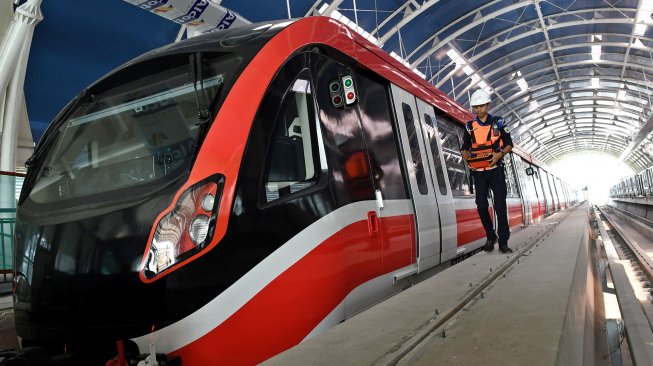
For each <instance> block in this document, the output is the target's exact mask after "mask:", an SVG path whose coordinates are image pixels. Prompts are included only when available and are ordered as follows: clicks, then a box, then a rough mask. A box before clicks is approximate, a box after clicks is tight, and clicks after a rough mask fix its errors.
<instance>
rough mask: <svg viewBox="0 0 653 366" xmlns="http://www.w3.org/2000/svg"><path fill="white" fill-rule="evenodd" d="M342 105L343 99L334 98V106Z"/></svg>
mask: <svg viewBox="0 0 653 366" xmlns="http://www.w3.org/2000/svg"><path fill="white" fill-rule="evenodd" d="M340 103H342V98H340V97H338V96H335V97H333V104H340Z"/></svg>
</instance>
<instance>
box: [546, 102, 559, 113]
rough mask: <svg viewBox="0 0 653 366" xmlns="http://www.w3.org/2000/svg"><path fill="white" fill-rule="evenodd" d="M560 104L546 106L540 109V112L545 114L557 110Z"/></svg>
mask: <svg viewBox="0 0 653 366" xmlns="http://www.w3.org/2000/svg"><path fill="white" fill-rule="evenodd" d="M561 106H562V105H561V104H555V105H552V106H549V107H546V108H544V109H542V114H547V113H549V112H553V111H555V110H558V109H560V107H561Z"/></svg>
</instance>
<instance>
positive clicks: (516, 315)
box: [264, 205, 609, 366]
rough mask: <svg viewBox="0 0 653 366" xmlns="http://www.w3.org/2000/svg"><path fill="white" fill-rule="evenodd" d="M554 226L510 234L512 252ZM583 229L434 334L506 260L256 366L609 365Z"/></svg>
mask: <svg viewBox="0 0 653 366" xmlns="http://www.w3.org/2000/svg"><path fill="white" fill-rule="evenodd" d="M562 216H563V215H562V214H560V213H558V214H555V215H553V216H551V217H549V218H547V219H546V220H545V221H544V222H542V223H540V224H537V225H532V226H530V227H527V228H525V229H523V230H520V231H519V232H517V233H515V234H514V235H513V236H512V238H511V241H510V245H511V247H513V248H516V249H522V248H523V247H524V245H525V244H526V243H528V242H530V241H531V240H532V239H534V238H535V237H536V236H538V234H540V233H541V232H542V231H544V229H546V228H548V227H551V226H552V225H556V224H558V220H559V219H560V218H561V217H562ZM587 221H588V217H587V205H583V206H582V207H580V208H578V209H577V210H575V211H574V212H572V213H571V214H570V216H569V217H567V218H566V219H564V220H563V221H562V222H561V223H560V225H559V226H557V227H556V228H554V229H553V231H552V232H551V233H550V234H549V235H548V236H547V237H545V238H544V239H543V240H542V241H540V242H539V243H538V245H537V247H533V248H532V250H531V251H529V253H526V254H525V256H523V257H521V258H520V259H519V262H518V263H515V264H514V265H513V266H512V267H511V269H509V270H508V271H507V272H506V273H505V277H503V276H500V277H499V278H498V279H497V280H496V281H495V282H494V283H493V284H492V285H490V286H489V287H488V288H487V289H485V290H484V292H483V296H482V297H481V296H477V297H476V298H474V300H473V301H471V302H470V303H468V304H467V305H465V307H464V308H463V311H461V312H458V313H457V314H456V315H455V316H454V317H453V318H451V319H449V320H448V321H447V322H445V323H444V324H443V326H441V327H439V328H436V329H433V327H431V326H430V324H433V323H434V322H437V320H438V317H439V316H442V314H445V313H447V312H448V311H449V310H451V309H453V308H455V307H456V304H457V302H458V301H459V300H460V299H462V298H463V297H465V295H466V294H468V293H469V292H470V291H472V290H473V289H474V287H475V286H477V285H478V284H479V283H481V282H482V281H483V280H484V279H485V278H487V277H489V276H490V275H491V274H492V271H495V270H496V269H497V268H499V267H500V266H501V265H502V264H504V263H505V262H506V261H508V260H509V259H510V258H511V256H506V255H505V254H499V253H497V252H493V253H489V254H487V253H482V254H478V255H475V256H473V257H471V258H469V259H468V260H466V261H464V262H462V263H460V264H458V265H455V266H453V267H451V268H449V269H447V270H445V271H443V272H442V273H439V274H438V275H436V276H434V277H433V278H431V279H428V280H426V281H424V282H422V283H419V284H417V285H415V286H414V287H412V288H410V289H408V290H406V291H404V292H402V293H400V294H398V295H397V296H395V297H393V298H390V299H389V300H387V301H385V302H383V303H381V304H378V305H376V306H375V307H373V308H371V309H369V310H367V311H365V312H363V313H361V314H360V315H357V316H355V317H353V318H352V319H349V320H347V321H346V322H344V323H342V324H340V325H338V326H337V327H334V328H332V329H330V330H328V331H326V332H325V333H323V334H321V335H318V336H317V337H314V338H312V339H309V340H307V341H305V342H303V343H302V344H300V345H298V346H297V347H294V348H292V349H290V350H289V351H287V352H284V353H282V354H280V355H278V356H276V357H274V358H272V359H271V360H268V361H267V362H265V363H264V364H266V365H295V364H302V365H335V364H337V365H340V366H343V365H384V364H394V363H395V362H397V364H402V365H403V364H405V365H529V366H531V365H553V364H566V365H582V364H587V365H609V360H604V359H602V358H601V356H602V355H604V354H607V348H606V347H605V345H604V344H605V339H604V338H602V336H601V334H602V330H601V327H602V324H603V323H602V322H603V319H602V318H601V317H602V314H603V303H602V301H599V304H598V305H597V304H596V301H594V298H595V296H594V295H595V292H596V288H595V282H596V281H595V279H594V278H593V274H592V273H591V272H592V270H591V266H590V265H588V262H589V256H590V254H589V249H588V248H589V247H588V235H587V232H588V226H587ZM513 255H518V254H517V253H516V254H513ZM436 309H438V313H439V315H436V314H435V312H436ZM596 328H599V329H598V330H597V329H596ZM425 332H426V333H425ZM443 335H444V336H443Z"/></svg>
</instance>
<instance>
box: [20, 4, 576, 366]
mask: <svg viewBox="0 0 653 366" xmlns="http://www.w3.org/2000/svg"><path fill="white" fill-rule="evenodd" d="M472 118H473V116H472V115H471V114H470V113H469V111H467V110H466V109H465V108H464V107H462V106H461V105H459V104H458V103H456V102H455V101H453V100H452V99H450V98H449V97H448V96H446V95H445V94H444V93H442V92H441V91H439V90H437V89H436V88H435V87H433V86H432V85H431V84H429V83H428V82H426V81H425V80H424V79H423V78H421V77H419V76H418V75H417V74H415V73H414V72H413V71H411V70H410V69H408V68H407V67H406V66H404V65H403V64H402V63H401V62H399V61H397V60H396V59H394V58H393V57H391V56H390V55H388V54H387V53H386V52H384V51H383V50H381V49H380V48H379V47H377V46H376V45H374V44H373V43H372V42H370V41H368V40H367V39H366V38H365V37H363V36H361V35H359V34H357V33H356V32H353V31H352V30H351V29H350V28H349V27H348V26H346V25H344V24H343V23H340V22H339V21H336V20H334V19H331V18H327V17H307V18H302V19H298V20H289V21H273V22H266V23H258V24H253V25H248V26H243V27H240V28H237V29H232V30H225V31H220V32H215V33H212V34H208V35H202V36H198V37H194V38H191V39H188V40H184V41H180V42H177V43H174V44H170V45H168V46H165V47H162V48H160V49H157V50H154V51H151V52H149V53H147V54H145V55H143V56H140V57H138V58H136V59H134V60H132V61H130V62H128V63H127V64H125V65H123V66H121V67H119V68H117V69H116V70H114V71H112V72H110V73H109V74H108V75H106V76H104V77H103V78H101V79H100V80H99V81H97V82H95V83H94V84H92V85H90V86H89V87H87V88H86V89H84V90H83V91H82V92H80V93H79V95H78V96H77V97H76V98H75V99H74V100H73V101H71V102H70V103H69V104H68V105H67V106H66V107H65V108H64V109H63V110H62V112H60V114H59V115H58V116H57V117H56V118H55V120H54V121H53V122H52V123H51V124H50V126H49V127H48V129H47V131H46V132H45V134H44V136H43V138H42V139H41V141H40V142H39V144H38V146H37V147H36V149H35V152H34V155H33V156H32V157H31V158H30V159H29V160H28V162H27V164H28V173H27V176H26V178H25V182H24V185H23V189H22V192H21V196H20V199H19V203H18V209H17V222H16V226H15V239H16V255H15V266H14V267H15V279H14V313H15V322H16V331H17V334H18V336H19V337H20V340H21V345H22V347H23V348H25V349H32V350H34V349H36V350H38V352H37V353H38V354H39V355H41V357H44V359H47V360H54V359H56V360H58V362H62V360H64V361H65V362H69V363H70V364H84V365H89V364H102V365H104V362H105V361H107V360H110V359H112V358H113V357H114V356H115V355H116V354H117V352H118V351H117V348H116V342H122V343H121V344H123V346H124V349H125V352H124V353H125V354H126V356H123V357H126V358H130V357H137V356H134V355H138V354H140V353H147V352H148V349H149V348H148V347H150V345H154V346H155V348H156V351H157V352H159V353H162V354H165V355H166V357H167V358H168V359H169V360H176V361H175V362H178V363H180V364H182V365H209V364H229V365H250V364H257V363H260V362H262V361H264V360H266V359H269V358H271V357H273V356H274V355H276V354H279V353H280V352H283V351H284V350H286V349H289V348H291V347H293V346H294V345H297V344H299V343H301V342H302V341H303V340H306V339H308V338H311V337H313V336H315V335H316V334H319V333H320V332H322V331H324V330H326V329H328V328H330V327H333V326H335V325H337V324H338V323H340V322H342V321H344V320H345V319H347V318H349V317H351V316H353V315H354V314H357V313H359V312H361V311H362V310H364V309H366V308H368V307H370V306H372V305H373V304H375V303H378V302H379V301H381V300H382V299H385V298H387V297H389V296H392V295H393V294H396V293H398V292H400V291H401V290H402V289H404V288H405V287H406V283H407V282H406V281H410V279H411V278H415V276H416V275H417V274H420V273H423V272H424V271H427V270H429V269H430V268H433V267H436V266H438V265H441V264H446V263H450V262H454V261H456V260H459V259H460V258H463V257H464V256H466V255H469V254H470V253H474V252H475V251H478V250H479V248H480V247H481V246H482V245H483V244H484V242H485V232H484V230H483V227H482V225H481V223H480V220H479V218H478V214H477V211H476V205H475V195H474V191H473V183H472V181H471V178H470V174H469V170H468V168H467V166H466V164H465V162H464V161H463V159H462V156H461V153H460V146H461V143H462V135H463V133H465V130H464V125H465V122H467V121H469V120H471V119H472ZM504 160H505V175H506V182H507V185H508V199H507V204H508V216H509V224H510V226H511V228H512V229H513V230H518V229H519V228H521V227H523V226H525V225H529V224H531V223H534V222H538V221H539V220H541V219H542V218H543V217H545V216H546V215H551V214H553V213H555V212H556V211H559V210H563V209H565V208H567V207H569V206H570V205H573V204H574V203H576V201H577V200H578V199H577V198H576V194H575V191H574V189H573V188H572V187H570V186H569V185H567V184H566V183H565V182H563V181H562V180H561V179H560V178H559V177H557V176H555V175H553V174H552V173H551V171H550V170H549V169H548V168H547V167H545V166H544V165H542V164H539V163H538V162H537V161H536V160H534V159H533V158H532V157H531V156H530V155H528V154H527V153H525V152H523V151H521V150H519V149H518V148H515V149H514V152H513V153H511V154H509V155H508V156H506V158H505V159H504ZM488 199H489V200H490V204H491V198H488ZM495 221H496V220H495ZM35 352H36V351H35ZM43 355H46V356H43Z"/></svg>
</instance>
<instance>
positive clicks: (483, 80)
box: [26, 0, 653, 172]
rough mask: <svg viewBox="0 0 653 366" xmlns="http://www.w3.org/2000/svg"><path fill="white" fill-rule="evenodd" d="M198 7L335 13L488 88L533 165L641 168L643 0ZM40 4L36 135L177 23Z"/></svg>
mask: <svg viewBox="0 0 653 366" xmlns="http://www.w3.org/2000/svg"><path fill="white" fill-rule="evenodd" d="M143 1H145V0H143ZM158 1H159V2H166V1H163V0H158ZM198 1H199V2H202V1H208V0H196V1H195V2H198ZM130 2H132V3H133V2H135V1H130ZM188 2H189V3H192V2H193V1H192V0H188ZM210 2H211V3H212V5H213V6H219V7H223V8H225V9H229V10H231V11H234V12H236V13H238V14H240V15H241V16H242V17H243V18H246V19H247V20H248V21H250V22H261V21H266V20H271V19H283V18H288V17H289V16H290V17H292V18H299V17H304V16H309V15H319V14H321V15H326V16H331V17H333V18H337V19H339V20H341V21H343V22H345V23H347V24H348V25H349V26H350V27H352V28H353V29H356V30H357V31H359V32H360V33H362V34H364V35H365V36H366V37H368V39H370V40H372V41H373V42H375V43H376V44H377V45H379V46H380V47H382V48H383V49H384V50H386V51H387V52H388V53H390V54H391V55H393V56H394V57H396V58H398V59H400V60H402V62H404V64H405V65H407V66H408V67H409V68H411V69H413V70H414V72H416V73H417V74H419V75H420V76H421V77H423V78H425V79H426V80H428V81H429V82H431V83H432V84H433V85H435V86H436V87H438V88H439V89H440V90H442V91H443V92H445V93H447V94H448V95H449V96H450V97H452V98H453V99H455V100H457V101H458V102H460V103H461V104H462V105H464V106H465V107H469V98H470V96H471V94H472V93H473V91H475V90H476V89H478V88H483V89H486V90H487V91H489V92H490V93H491V96H492V107H491V110H490V113H491V114H493V115H501V116H504V118H505V119H506V120H507V121H508V128H509V130H510V132H511V134H512V136H513V141H515V142H516V144H517V145H519V146H520V147H521V148H522V149H524V150H526V151H527V152H528V153H530V154H532V155H533V156H534V157H535V158H536V159H538V160H540V161H542V162H544V163H547V164H551V163H553V162H555V161H557V160H559V159H561V158H563V157H566V156H568V155H570V154H574V153H577V152H586V151H590V152H604V153H607V154H610V155H612V156H614V157H615V158H617V159H619V160H620V161H622V162H624V163H626V164H628V165H629V166H630V167H631V168H633V170H635V171H636V172H637V171H641V170H643V169H645V168H647V167H650V166H653V144H652V141H651V140H652V138H653V137H652V134H651V131H653V122H652V121H651V117H652V111H651V96H652V94H653V54H652V53H651V51H652V47H653V19H652V18H651V15H652V12H653V0H582V1H581V0H551V1H543V0H528V1H516V0H494V1H481V0H465V1H460V0H409V1H404V0H344V1H343V0H327V1H321V0H318V1H315V0H268V1H260V0H222V1H220V0H210ZM42 9H43V14H44V16H45V20H44V21H43V23H42V24H40V25H39V26H38V27H37V29H36V34H35V39H34V46H33V48H32V58H31V59H30V64H29V69H28V80H27V81H28V84H27V86H26V96H27V104H28V110H29V112H30V121H31V124H32V130H33V134H34V136H35V139H38V138H39V137H40V135H41V133H42V130H43V128H44V125H47V123H48V122H49V121H50V120H51V119H52V118H53V117H54V115H55V114H56V112H57V110H58V109H60V108H62V107H63V105H65V102H66V101H67V100H68V99H70V98H71V97H72V96H74V95H75V94H76V93H78V92H79V90H81V88H83V87H84V85H86V84H89V83H91V82H92V81H93V80H94V79H96V78H98V77H100V76H101V75H103V74H104V73H106V72H108V71H109V70H110V69H112V68H114V67H116V66H118V65H120V64H121V63H122V62H125V61H127V60H128V59H130V58H132V57H134V56H136V55H138V54H139V53H142V52H145V51H147V50H148V49H151V48H154V47H157V46H160V45H162V44H165V43H169V42H172V41H174V40H175V38H176V37H177V36H178V34H179V30H180V26H179V25H178V24H176V23H174V22H172V21H170V20H168V19H165V18H163V17H160V16H157V15H156V14H154V13H153V12H151V11H147V10H143V9H141V8H139V7H138V6H136V5H133V4H130V3H128V2H126V1H122V0H94V1H87V0H44V1H43V5H42ZM98 27H99V28H101V29H98ZM98 34H99V35H98ZM46 43H47V44H46ZM62 46H63V47H62ZM39 47H40V48H39ZM62 52H63V54H62ZM93 52H96V53H99V55H100V56H94V53H93ZM53 70H58V71H57V72H58V73H53ZM62 70H63V71H64V72H61V71H62ZM66 70H71V71H70V72H66ZM72 70H74V73H73V74H74V75H72V81H73V82H71V74H70V73H72ZM80 75H81V76H80ZM66 77H67V79H66V80H65V81H64V80H63V79H64V78H66ZM49 82H54V83H59V85H56V84H54V85H53V84H48V83H49ZM55 85H56V86H55ZM55 89H56V90H57V93H54V94H56V95H53V92H54V90H55ZM64 98H65V100H63V99H64Z"/></svg>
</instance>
